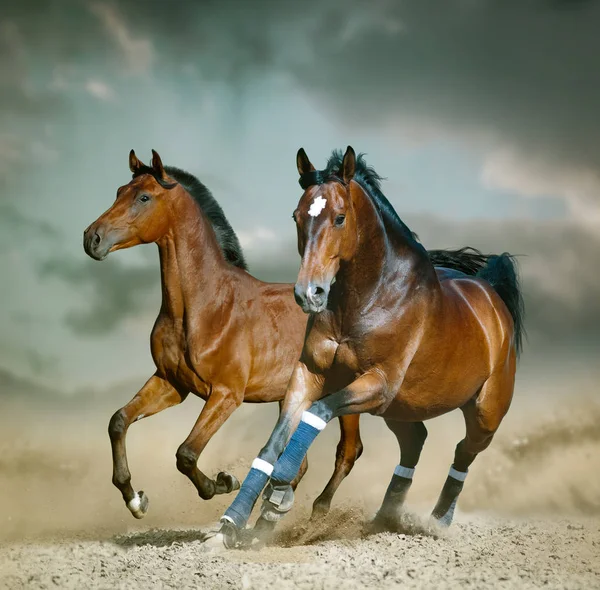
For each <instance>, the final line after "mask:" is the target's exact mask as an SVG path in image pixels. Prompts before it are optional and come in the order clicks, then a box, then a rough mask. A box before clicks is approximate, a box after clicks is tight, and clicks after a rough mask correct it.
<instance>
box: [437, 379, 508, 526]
mask: <svg viewBox="0 0 600 590" xmlns="http://www.w3.org/2000/svg"><path fill="white" fill-rule="evenodd" d="M513 387H514V371H512V372H509V371H507V370H506V368H505V369H504V370H502V371H500V372H498V373H495V374H494V375H492V376H491V377H490V378H489V379H488V380H487V381H486V382H485V384H484V385H483V387H482V388H481V390H480V392H479V394H478V395H477V396H476V397H474V398H473V399H471V400H470V401H469V402H468V403H467V404H466V405H464V406H463V407H462V408H461V410H462V412H463V414H464V417H465V425H466V436H465V438H464V439H463V440H461V441H460V442H459V443H458V445H457V447H456V451H455V453H454V462H453V464H452V467H450V473H449V474H448V478H447V479H446V483H445V484H444V487H443V489H442V493H441V494H440V497H439V499H438V502H437V504H436V506H435V508H434V510H433V513H432V516H433V518H434V519H435V520H437V521H438V523H439V524H440V525H442V526H450V524H451V523H452V517H453V516H454V509H455V507H456V502H457V500H458V496H459V494H460V492H461V491H462V488H463V484H464V481H465V478H466V477H467V472H468V470H469V466H470V465H471V463H473V461H474V460H475V457H477V455H478V454H479V453H481V451H484V450H485V449H486V448H487V447H488V446H489V444H490V443H491V442H492V438H493V437H494V434H495V433H496V431H497V430H498V427H499V426H500V423H501V422H502V419H503V418H504V416H505V415H506V412H507V411H508V408H509V407H510V402H511V399H512V394H513Z"/></svg>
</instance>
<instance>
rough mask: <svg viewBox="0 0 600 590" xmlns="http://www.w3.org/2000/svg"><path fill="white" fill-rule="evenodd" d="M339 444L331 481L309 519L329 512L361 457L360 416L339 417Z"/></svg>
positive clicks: (314, 504) (314, 505) (315, 504)
mask: <svg viewBox="0 0 600 590" xmlns="http://www.w3.org/2000/svg"><path fill="white" fill-rule="evenodd" d="M339 420H340V442H339V443H338V446H337V451H336V455H335V469H334V471H333V475H332V476H331V479H330V480H329V482H328V483H327V485H326V486H325V489H324V490H323V491H322V492H321V494H320V495H319V497H318V498H317V499H316V500H315V501H314V503H313V510H312V516H311V519H314V518H318V517H319V516H323V515H325V514H327V513H328V512H329V508H330V506H331V501H332V499H333V496H334V494H335V492H336V491H337V489H338V487H339V486H340V484H341V483H342V481H344V478H345V477H346V476H347V475H348V474H349V473H350V471H352V468H353V467H354V463H355V462H356V460H357V459H358V458H359V457H360V456H361V455H362V451H363V445H362V441H361V440H360V427H359V420H360V416H359V415H358V414H357V415H351V416H340V418H339Z"/></svg>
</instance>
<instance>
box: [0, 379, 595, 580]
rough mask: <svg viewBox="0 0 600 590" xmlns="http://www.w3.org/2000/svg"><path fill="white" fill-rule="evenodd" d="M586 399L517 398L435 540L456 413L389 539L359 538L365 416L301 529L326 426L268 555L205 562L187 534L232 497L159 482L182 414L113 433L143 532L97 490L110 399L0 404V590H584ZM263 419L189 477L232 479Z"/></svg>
mask: <svg viewBox="0 0 600 590" xmlns="http://www.w3.org/2000/svg"><path fill="white" fill-rule="evenodd" d="M525 385H527V384H525ZM592 386H593V388H594V389H593V394H589V393H588V395H587V396H585V395H583V394H582V395H579V396H577V397H576V396H574V395H571V396H570V397H569V398H568V399H565V397H564V395H563V396H562V397H561V396H555V397H553V396H552V394H551V392H549V391H548V389H547V388H544V389H543V391H536V390H535V389H532V387H529V389H528V395H526V396H524V395H523V396H522V397H521V399H520V400H519V401H518V402H516V403H515V404H514V405H513V408H511V412H510V413H509V416H508V417H507V419H506V420H505V423H504V424H503V426H502V429H501V430H500V431H499V433H498V435H497V436H496V438H495V440H494V442H493V443H492V445H491V447H490V448H489V449H488V450H487V451H486V452H485V454H482V455H481V456H480V457H479V458H478V460H477V462H476V463H475V464H474V466H473V468H472V469H471V472H470V474H469V477H468V479H467V482H466V484H465V490H464V492H463V494H462V496H461V499H460V502H459V507H458V510H457V515H456V520H455V524H454V525H453V526H452V528H451V529H450V530H449V531H447V532H439V531H435V530H432V529H429V528H428V527H427V526H426V525H425V524H423V523H426V519H425V517H426V516H427V515H428V513H429V511H430V510H431V508H432V507H433V505H434V504H435V500H436V498H437V495H438V493H439V490H440V489H441V486H442V484H443V482H444V479H445V477H446V474H447V470H448V466H449V465H450V463H451V460H452V455H453V451H454V446H455V445H456V443H457V442H458V440H460V438H461V437H462V433H463V424H462V418H461V416H460V414H459V413H453V414H451V415H449V416H446V417H443V418H440V419H437V420H434V421H431V422H429V423H428V429H429V432H430V435H429V439H428V441H427V445H426V447H425V450H424V453H423V456H422V458H421V462H420V464H419V466H418V468H417V472H416V474H415V481H414V484H413V487H412V489H411V492H410V494H409V497H408V510H409V513H410V514H411V516H410V519H407V522H406V527H405V529H403V530H402V531H401V533H383V534H377V535H369V534H368V533H367V532H366V530H365V526H364V525H365V522H367V521H368V520H369V518H370V517H371V516H372V515H373V514H374V512H375V510H376V509H377V507H378V505H379V503H380V501H381V499H382V497H383V494H384V492H385V488H386V487H387V483H388V482H389V478H390V476H391V473H392V471H393V468H394V465H395V464H396V463H397V460H398V451H397V446H396V442H395V439H394V438H393V435H392V434H391V433H389V432H387V431H386V430H385V429H383V427H382V422H381V420H380V419H377V418H371V417H367V418H366V420H364V422H363V426H362V431H363V440H364V443H365V453H364V455H363V457H362V458H361V459H360V461H359V462H358V463H357V465H356V467H355V470H354V471H353V473H352V474H351V475H350V476H349V477H348V479H347V480H346V481H345V482H344V483H343V484H342V486H341V488H340V490H339V492H338V495H337V496H336V498H335V500H334V509H333V511H332V513H331V514H330V515H329V516H328V517H327V518H326V519H323V520H322V521H320V522H319V523H318V524H317V525H311V526H310V528H306V526H307V522H308V515H309V508H310V505H311V503H312V500H314V498H315V497H316V496H317V494H318V493H319V491H320V490H321V489H322V487H323V486H324V485H325V482H326V481H327V479H328V477H329V475H330V474H331V469H332V467H333V458H334V449H335V444H336V442H337V437H338V429H337V427H334V426H330V427H328V428H327V429H326V430H325V432H324V433H323V434H322V435H321V436H320V437H319V439H318V440H317V442H316V443H315V445H314V447H313V448H311V451H310V454H309V464H310V467H309V472H308V474H307V476H306V477H305V479H304V481H303V482H302V483H301V486H300V488H299V490H298V493H297V504H296V506H295V508H294V512H293V513H292V514H290V515H289V517H288V519H287V520H286V521H285V522H284V524H283V525H282V526H281V530H279V531H278V534H277V536H276V538H275V539H274V544H273V545H272V546H269V547H266V548H263V549H261V550H248V551H229V552H227V551H224V552H221V551H214V550H207V548H206V546H205V545H204V544H203V543H202V536H203V533H202V531H203V530H206V529H207V528H209V527H211V526H212V525H214V523H215V522H216V521H217V520H218V518H219V516H220V515H221V514H222V512H223V510H224V508H225V507H226V506H227V505H228V504H229V502H230V501H231V498H232V497H231V496H221V497H217V498H215V499H213V500H211V501H210V502H202V501H201V500H199V499H198V497H197V495H196V494H195V490H194V489H193V488H192V486H191V484H190V483H189V482H188V481H187V480H186V479H185V478H184V477H183V476H182V475H181V474H179V473H178V472H177V470H176V469H175V464H174V463H175V462H174V453H175V450H176V448H177V446H178V444H179V443H180V442H181V441H182V440H183V439H184V438H185V436H186V434H187V432H188V431H189V430H190V429H191V427H192V425H193V423H194V420H195V418H196V415H197V412H198V411H199V410H200V408H201V404H200V403H199V402H196V401H195V400H192V401H191V402H186V404H185V405H182V406H181V407H179V408H175V409H173V410H172V411H169V412H166V413H165V414H163V415H161V416H157V417H154V418H152V419H150V420H147V421H146V420H145V421H142V422H140V423H138V424H136V425H134V426H133V427H132V429H131V430H130V433H129V436H128V451H129V458H130V467H131V471H132V474H133V483H134V486H135V487H136V489H143V490H144V491H145V492H146V493H147V494H148V495H149V497H150V511H149V513H148V515H147V517H146V518H145V519H144V520H142V521H136V520H135V519H133V518H132V517H131V515H130V514H129V512H128V511H127V510H126V508H125V506H124V505H123V503H122V500H121V497H120V494H119V493H118V492H117V491H116V490H115V489H114V488H113V487H112V485H111V482H110V478H111V463H110V451H109V445H108V437H107V435H106V424H107V422H108V418H109V417H110V415H111V414H112V412H113V411H114V409H116V408H115V407H114V403H113V402H111V403H110V404H108V405H106V406H97V407H94V408H88V409H85V410H82V409H81V408H80V409H78V410H73V411H67V410H65V409H64V408H62V407H61V408H58V409H56V408H54V409H52V408H48V407H40V406H39V405H35V407H31V406H28V405H27V404H17V403H15V404H11V405H10V407H9V405H5V406H3V408H2V409H3V413H2V416H0V588H1V589H4V588H8V589H11V590H13V589H20V588H27V589H30V588H31V589H37V588H77V589H86V588H90V589H99V588H106V589H108V588H124V589H125V588H127V589H130V588H131V589H137V588H140V589H142V588H143V589H151V588H178V589H184V588H207V589H209V588H261V589H262V588H278V589H281V588H305V589H307V590H308V589H313V588H338V587H341V588H365V587H366V588H394V587H403V588H464V587H472V588H582V589H590V588H600V453H599V452H598V451H599V450H600V426H599V424H600V405H599V404H598V402H597V401H595V400H597V393H596V390H595V382H594V383H593V384H592ZM522 387H523V386H522ZM557 389H560V388H557ZM126 399H127V396H124V399H123V400H122V401H126ZM275 414H276V409H275V408H268V407H264V406H251V407H248V408H243V409H242V410H241V411H240V412H239V413H236V415H234V416H233V417H232V419H231V420H230V421H229V422H228V423H227V424H226V426H225V427H224V429H223V430H222V431H221V432H219V433H218V434H217V436H216V437H215V439H214V440H213V442H212V443H211V445H210V446H209V447H208V448H207V450H206V452H205V454H204V455H203V456H202V458H201V460H200V467H201V468H202V469H204V470H205V471H206V472H207V473H208V474H211V475H214V474H215V473H216V472H217V471H219V470H220V469H223V468H226V469H228V470H230V471H232V472H233V473H235V474H236V475H237V476H238V477H240V478H242V477H243V476H244V475H245V473H246V472H247V469H248V465H249V464H250V461H251V459H252V458H253V457H254V456H255V454H256V452H257V451H258V449H259V448H260V446H261V445H262V443H263V442H264V440H265V439H266V437H267V435H268V432H269V431H270V429H271V428H272V425H273V420H274V417H275Z"/></svg>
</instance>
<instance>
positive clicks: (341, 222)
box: [334, 215, 346, 227]
mask: <svg viewBox="0 0 600 590" xmlns="http://www.w3.org/2000/svg"><path fill="white" fill-rule="evenodd" d="M344 221H346V216H345V215H338V216H337V217H336V218H335V222H334V223H335V225H336V226H337V227H341V226H342V225H344Z"/></svg>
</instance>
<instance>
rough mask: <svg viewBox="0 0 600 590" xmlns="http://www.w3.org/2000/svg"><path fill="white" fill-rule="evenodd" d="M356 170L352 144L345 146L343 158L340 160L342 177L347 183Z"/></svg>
mask: <svg viewBox="0 0 600 590" xmlns="http://www.w3.org/2000/svg"><path fill="white" fill-rule="evenodd" d="M355 172H356V154H355V153H354V150H353V149H352V146H348V147H347V148H346V153H345V154H344V159H343V160H342V179H343V181H344V182H346V183H348V182H350V181H351V180H352V179H353V178H354V174H355Z"/></svg>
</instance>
